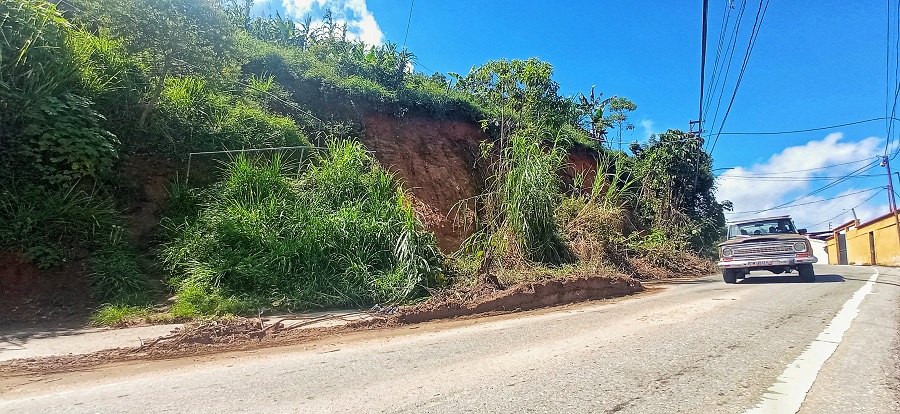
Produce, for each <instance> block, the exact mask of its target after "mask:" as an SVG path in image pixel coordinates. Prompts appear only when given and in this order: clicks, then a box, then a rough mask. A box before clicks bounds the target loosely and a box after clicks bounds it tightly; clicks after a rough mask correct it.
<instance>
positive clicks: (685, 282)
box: [641, 278, 721, 285]
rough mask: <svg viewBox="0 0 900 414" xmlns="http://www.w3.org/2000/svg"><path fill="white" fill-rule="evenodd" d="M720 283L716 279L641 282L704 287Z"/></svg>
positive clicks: (644, 281) (643, 282) (644, 282)
mask: <svg viewBox="0 0 900 414" xmlns="http://www.w3.org/2000/svg"><path fill="white" fill-rule="evenodd" d="M716 282H721V280H718V279H710V278H703V279H659V280H642V281H641V283H642V284H644V285H654V284H664V285H705V284H709V283H716Z"/></svg>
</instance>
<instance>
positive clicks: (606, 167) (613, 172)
mask: <svg viewBox="0 0 900 414" xmlns="http://www.w3.org/2000/svg"><path fill="white" fill-rule="evenodd" d="M595 171H596V175H595V176H594V181H593V182H592V183H591V185H590V190H589V191H588V192H586V193H585V192H583V191H581V190H580V187H581V182H582V180H581V179H578V180H576V185H575V187H576V189H575V193H574V194H572V195H571V196H568V197H565V198H564V200H563V201H562V203H561V204H560V206H559V208H557V210H556V212H555V214H556V220H557V223H558V224H559V226H560V227H561V228H562V229H563V232H564V233H565V237H566V243H567V244H568V246H569V247H570V249H571V250H572V251H573V252H574V253H575V255H576V256H577V257H578V259H579V260H581V261H586V262H591V261H597V260H600V261H612V262H617V261H621V260H622V259H623V258H624V257H626V256H627V255H628V250H629V246H631V245H633V244H634V243H633V240H631V239H630V238H629V236H630V235H631V233H632V231H633V230H634V224H633V223H631V220H630V219H629V217H630V215H631V213H630V211H631V209H633V208H634V204H635V202H636V198H635V197H636V196H635V191H636V190H635V186H636V179H635V178H634V177H633V175H632V174H631V173H630V170H629V167H628V165H627V158H626V157H625V156H624V155H623V154H621V153H617V154H615V155H609V154H608V153H607V155H604V156H601V157H600V160H599V161H598V162H597V168H596V170H595ZM579 178H583V177H579Z"/></svg>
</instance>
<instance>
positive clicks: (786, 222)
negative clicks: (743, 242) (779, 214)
mask: <svg viewBox="0 0 900 414" xmlns="http://www.w3.org/2000/svg"><path fill="white" fill-rule="evenodd" d="M785 233H797V229H796V228H795V227H794V223H793V222H791V219H772V220H760V221H754V222H750V223H742V224H733V225H731V226H729V227H728V238H729V239H731V238H734V237H738V236H759V235H765V234H785Z"/></svg>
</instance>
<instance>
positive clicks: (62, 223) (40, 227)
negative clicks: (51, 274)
mask: <svg viewBox="0 0 900 414" xmlns="http://www.w3.org/2000/svg"><path fill="white" fill-rule="evenodd" d="M119 218H120V217H119V214H118V212H117V211H116V210H115V208H114V206H113V203H112V201H111V200H110V199H109V198H107V197H104V196H102V195H99V194H88V193H85V192H83V191H81V190H79V189H78V188H76V187H74V186H73V187H53V186H39V185H34V184H32V183H31V182H29V181H25V180H19V179H15V178H11V177H8V178H7V179H4V180H0V223H2V225H0V248H3V249H18V250H21V251H22V252H23V253H24V254H25V256H26V257H27V258H28V260H29V261H31V262H33V263H36V264H37V265H38V266H39V267H41V268H48V267H51V266H54V265H57V264H59V263H61V262H62V260H63V259H65V258H66V257H68V256H69V255H70V254H71V252H72V251H73V250H74V249H78V248H91V246H92V245H93V241H94V240H96V239H99V238H102V237H104V236H106V235H107V234H109V233H108V232H109V231H111V229H113V228H115V227H116V226H117V225H118V222H119Z"/></svg>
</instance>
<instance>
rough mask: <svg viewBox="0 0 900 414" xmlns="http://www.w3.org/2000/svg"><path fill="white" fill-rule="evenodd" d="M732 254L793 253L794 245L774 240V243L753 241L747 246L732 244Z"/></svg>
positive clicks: (763, 254)
mask: <svg viewBox="0 0 900 414" xmlns="http://www.w3.org/2000/svg"><path fill="white" fill-rule="evenodd" d="M731 248H732V251H734V256H735V257H736V256H765V255H781V254H786V253H794V247H793V246H792V245H791V244H786V243H781V242H775V243H753V244H752V245H749V246H740V247H738V246H732V247H731Z"/></svg>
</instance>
